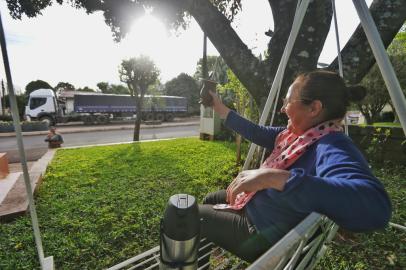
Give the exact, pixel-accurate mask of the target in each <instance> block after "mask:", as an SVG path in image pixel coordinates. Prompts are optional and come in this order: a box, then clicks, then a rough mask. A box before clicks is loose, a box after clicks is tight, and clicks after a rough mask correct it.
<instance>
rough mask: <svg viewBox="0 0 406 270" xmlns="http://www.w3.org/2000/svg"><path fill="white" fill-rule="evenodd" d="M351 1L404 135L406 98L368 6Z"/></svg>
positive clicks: (358, 0)
mask: <svg viewBox="0 0 406 270" xmlns="http://www.w3.org/2000/svg"><path fill="white" fill-rule="evenodd" d="M352 2H353V3H354V6H355V9H356V10H357V13H358V16H359V18H360V20H361V25H362V27H363V28H364V31H365V34H366V36H367V38H368V42H369V45H370V46H371V48H372V52H373V54H374V56H375V59H376V62H377V64H378V66H379V69H380V70H381V73H382V77H383V79H384V81H385V84H386V87H387V88H388V91H389V95H390V97H391V99H392V102H393V105H394V106H395V109H396V113H397V114H398V116H399V120H400V123H401V125H402V128H403V132H404V133H405V135H406V98H405V96H404V94H403V92H402V89H401V88H400V84H399V81H398V79H397V77H396V75H395V71H394V69H393V67H392V64H391V62H390V61H389V57H388V54H387V53H386V50H385V47H384V46H383V42H382V39H381V37H380V35H379V32H378V30H377V28H376V25H375V23H374V20H373V19H372V16H371V13H369V9H368V6H367V5H366V3H365V1H363V0H362V1H361V0H353V1H352Z"/></svg>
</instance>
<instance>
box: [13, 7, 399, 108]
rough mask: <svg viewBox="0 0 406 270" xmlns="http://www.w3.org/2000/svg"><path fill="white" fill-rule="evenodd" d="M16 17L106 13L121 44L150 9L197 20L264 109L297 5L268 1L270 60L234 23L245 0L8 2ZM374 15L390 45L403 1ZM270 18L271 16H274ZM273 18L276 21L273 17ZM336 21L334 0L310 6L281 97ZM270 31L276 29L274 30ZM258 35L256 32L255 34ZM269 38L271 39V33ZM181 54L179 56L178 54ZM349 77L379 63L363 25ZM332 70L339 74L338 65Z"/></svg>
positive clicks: (165, 16)
mask: <svg viewBox="0 0 406 270" xmlns="http://www.w3.org/2000/svg"><path fill="white" fill-rule="evenodd" d="M6 1H7V4H8V7H9V9H10V13H11V15H12V16H13V17H14V18H21V15H22V14H26V15H27V16H29V17H33V16H36V15H38V14H40V13H41V10H42V9H44V8H45V7H47V6H49V5H51V4H52V3H55V2H57V3H63V2H66V3H71V4H72V5H73V6H74V7H76V8H83V9H85V10H86V11H87V12H88V13H92V12H95V11H102V12H103V14H104V17H105V22H106V23H107V25H109V26H110V28H111V29H112V31H113V34H114V37H115V39H116V40H120V39H121V38H122V37H124V36H125V34H126V33H127V32H128V31H129V29H130V25H131V24H132V21H133V20H134V19H135V18H137V17H139V16H142V15H143V14H144V9H149V10H151V15H154V16H156V17H159V18H160V19H161V20H162V21H163V22H164V23H165V24H166V25H167V26H168V27H170V28H174V29H178V28H185V27H186V26H187V25H188V22H189V19H190V16H192V17H193V18H194V19H195V20H196V21H197V23H198V24H199V25H200V27H201V28H202V30H203V31H204V32H205V34H206V35H207V37H208V38H209V39H210V41H211V42H212V44H213V45H214V46H215V47H216V49H217V51H218V52H219V53H220V55H221V57H222V58H223V59H224V61H225V63H227V65H228V67H229V68H230V69H231V70H232V71H233V73H234V74H235V75H236V76H237V78H238V79H239V80H240V81H241V83H242V84H243V85H244V86H245V87H246V88H247V90H248V91H249V92H250V94H251V95H252V96H253V98H254V99H255V101H256V102H257V104H258V105H260V106H261V105H262V103H263V102H264V100H266V97H267V96H268V91H269V89H270V88H271V85H272V82H273V80H274V77H275V74H276V71H277V68H278V65H279V62H280V59H281V56H282V52H283V50H284V48H285V45H286V42H287V39H288V36H289V34H290V30H291V26H292V22H293V17H294V14H295V9H296V7H297V2H298V1H297V0H293V1H278V0H268V3H269V5H270V7H271V9H272V18H273V20H274V29H272V31H267V33H270V32H272V33H273V34H272V38H271V37H270V38H269V42H268V51H267V53H266V55H268V57H267V58H266V59H263V60H262V59H259V58H258V57H256V56H255V55H254V54H253V53H252V51H251V50H250V49H249V48H248V46H247V45H246V44H245V43H244V42H243V41H242V40H241V38H240V37H239V36H238V34H237V33H236V32H235V30H234V29H233V27H232V25H231V24H230V21H231V20H232V19H233V18H234V17H235V15H236V14H237V13H238V11H239V10H241V9H243V5H242V1H240V0H184V1H179V0H137V1H134V0H65V1H64V0H54V1H52V0H43V1H26V0H6ZM370 13H371V15H372V17H373V19H374V20H375V22H376V24H377V29H378V31H379V32H380V34H381V38H382V41H383V43H384V45H385V46H388V45H389V44H390V42H391V41H392V39H393V38H394V36H395V35H396V33H397V32H398V30H399V29H400V28H401V26H402V24H403V23H404V21H405V19H406V5H404V3H403V1H399V0H374V1H373V2H372V4H371V6H370ZM270 15H271V14H270ZM269 17H270V18H271V16H269ZM331 18H332V7H331V1H326V0H314V1H312V2H311V3H310V5H309V8H308V10H307V12H306V16H305V17H304V20H303V23H302V26H301V29H300V31H299V34H298V37H297V39H296V41H295V45H294V47H293V51H292V54H291V57H290V58H289V62H288V66H287V68H286V70H285V73H284V74H285V78H284V81H283V85H282V89H283V90H282V91H283V92H282V95H281V96H283V95H284V91H286V89H287V86H288V84H290V83H291V81H292V79H293V77H294V76H295V75H296V74H297V73H300V72H304V71H309V70H313V69H316V67H317V62H318V59H319V56H320V53H321V51H322V48H323V45H324V42H325V40H326V37H327V34H328V32H329V30H330V23H331ZM270 30H271V29H270ZM253 31H255V29H253ZM268 36H270V35H269V34H268ZM179 53H180V52H179ZM342 59H343V63H344V77H345V78H346V79H347V80H348V82H350V83H358V82H359V81H360V80H361V79H362V78H363V77H364V76H365V74H366V73H367V72H368V71H369V69H370V68H371V66H372V65H373V64H374V62H375V59H374V57H373V55H372V51H371V50H370V49H369V45H368V41H367V38H366V36H365V34H364V33H363V29H362V28H361V26H358V27H357V29H356V30H355V32H354V34H353V35H352V36H351V38H350V39H349V41H348V43H347V44H346V45H345V46H344V49H343V50H342ZM329 69H332V70H338V65H337V60H335V61H333V62H332V63H331V64H330V66H329Z"/></svg>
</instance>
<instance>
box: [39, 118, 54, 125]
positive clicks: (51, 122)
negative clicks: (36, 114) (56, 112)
mask: <svg viewBox="0 0 406 270" xmlns="http://www.w3.org/2000/svg"><path fill="white" fill-rule="evenodd" d="M39 120H40V121H41V122H44V123H46V124H47V126H48V127H49V126H52V125H53V124H54V121H53V119H52V118H51V117H49V116H42V117H40V119H39Z"/></svg>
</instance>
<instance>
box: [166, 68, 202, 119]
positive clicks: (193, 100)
mask: <svg viewBox="0 0 406 270" xmlns="http://www.w3.org/2000/svg"><path fill="white" fill-rule="evenodd" d="M199 90H200V89H199V85H198V83H197V81H196V80H195V79H194V78H193V77H191V76H190V75H188V74H186V73H181V74H179V75H178V76H177V77H176V78H173V79H172V80H170V81H168V82H166V83H165V88H164V92H165V94H166V95H169V96H181V97H185V98H187V101H188V111H189V113H198V112H199V111H200V104H199Z"/></svg>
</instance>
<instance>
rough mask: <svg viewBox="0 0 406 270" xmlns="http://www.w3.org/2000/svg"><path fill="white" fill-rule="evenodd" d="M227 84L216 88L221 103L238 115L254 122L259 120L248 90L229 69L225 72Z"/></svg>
mask: <svg viewBox="0 0 406 270" xmlns="http://www.w3.org/2000/svg"><path fill="white" fill-rule="evenodd" d="M227 77H228V82H227V83H226V84H224V85H220V86H219V87H218V89H219V91H220V95H221V96H222V98H223V102H224V103H225V104H227V105H228V106H229V107H231V108H234V109H235V110H236V111H237V112H238V113H239V114H241V115H242V116H245V117H246V118H248V119H251V120H252V121H254V122H258V120H259V111H258V108H257V106H256V105H255V103H254V102H253V98H252V97H251V95H250V93H249V92H248V90H247V89H246V88H245V87H244V85H243V84H242V83H241V82H240V81H239V80H238V78H237V76H235V74H234V73H233V71H232V70H231V69H229V70H227Z"/></svg>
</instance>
